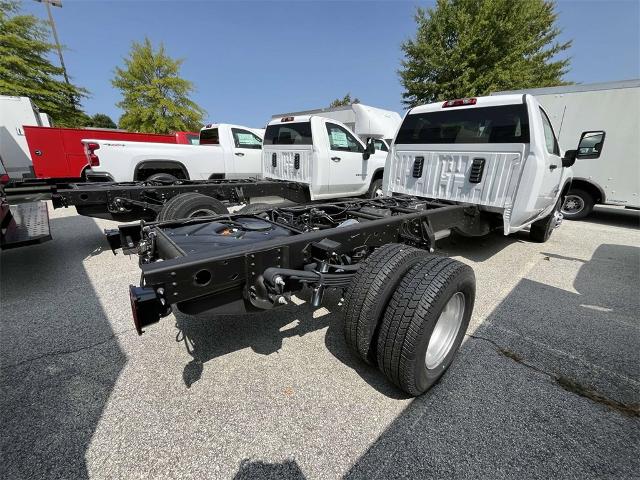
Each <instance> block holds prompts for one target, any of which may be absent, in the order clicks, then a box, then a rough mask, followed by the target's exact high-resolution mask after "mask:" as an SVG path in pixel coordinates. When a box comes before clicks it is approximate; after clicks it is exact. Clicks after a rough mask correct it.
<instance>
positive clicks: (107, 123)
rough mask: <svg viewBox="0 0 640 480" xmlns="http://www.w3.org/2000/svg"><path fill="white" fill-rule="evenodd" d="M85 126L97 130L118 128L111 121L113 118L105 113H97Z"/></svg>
mask: <svg viewBox="0 0 640 480" xmlns="http://www.w3.org/2000/svg"><path fill="white" fill-rule="evenodd" d="M85 126H86V127H95V128H118V125H116V122H114V121H113V120H111V117H110V116H109V115H106V114H104V113H96V114H95V115H94V116H92V117H91V118H89V120H88V121H87V123H86V125H85Z"/></svg>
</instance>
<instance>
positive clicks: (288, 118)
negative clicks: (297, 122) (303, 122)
mask: <svg viewBox="0 0 640 480" xmlns="http://www.w3.org/2000/svg"><path fill="white" fill-rule="evenodd" d="M280 121H281V122H293V117H282V119H281V120H280Z"/></svg>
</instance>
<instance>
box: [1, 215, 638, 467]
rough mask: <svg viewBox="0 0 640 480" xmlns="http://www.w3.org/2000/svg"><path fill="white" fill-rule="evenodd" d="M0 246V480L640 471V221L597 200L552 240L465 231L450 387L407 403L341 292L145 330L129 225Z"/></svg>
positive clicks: (71, 223)
mask: <svg viewBox="0 0 640 480" xmlns="http://www.w3.org/2000/svg"><path fill="white" fill-rule="evenodd" d="M51 217H52V220H51V225H52V233H53V236H54V240H53V241H51V242H48V243H45V244H43V245H40V246H35V247H29V248H26V249H18V250H14V251H7V252H3V253H2V260H1V281H2V284H1V302H2V310H1V311H2V319H1V332H2V335H0V342H1V344H0V349H1V352H2V365H1V369H2V370H1V371H2V398H1V400H0V403H1V412H2V414H1V415H2V440H1V442H2V447H1V450H2V460H1V462H0V464H1V465H2V467H1V468H2V470H3V477H4V478H8V479H20V478H73V479H82V478H89V477H90V478H157V477H169V478H294V479H297V478H307V479H311V478H323V479H324V478H341V477H347V478H380V479H388V478H443V477H448V478H450V477H453V476H455V477H458V478H479V477H482V478H508V477H510V478H514V477H517V478H580V479H584V478H633V477H635V478H637V477H638V475H639V474H640V460H639V459H638V455H637V448H638V445H639V444H640V428H639V427H640V418H639V417H638V411H639V410H638V403H639V402H640V371H639V365H640V362H639V361H640V348H639V345H640V342H639V340H640V335H639V326H640V325H639V322H640V319H639V314H638V313H639V312H640V291H639V289H640V230H639V228H638V226H639V218H640V217H639V215H638V213H637V212H630V211H621V210H617V209H604V208H603V209H598V210H597V212H596V213H595V214H594V215H593V217H592V218H591V219H589V220H588V221H582V222H564V223H563V225H562V226H561V228H560V229H559V230H557V231H556V232H555V233H554V234H553V236H552V238H551V240H550V241H549V242H547V243H546V244H534V243H529V242H528V241H526V236H525V235H522V236H514V237H508V238H505V237H502V236H501V235H499V234H495V235H491V236H490V237H487V238H483V239H465V238H459V237H454V238H450V239H447V240H445V241H443V242H442V244H441V245H440V247H441V250H440V253H443V254H449V255H453V256H456V257H457V258H459V259H460V260H462V261H464V262H467V263H469V264H471V265H472V266H473V267H474V269H475V272H476V277H477V283H478V293H477V300H476V308H475V311H474V316H473V319H472V325H471V327H470V329H469V331H468V336H467V338H466V341H465V343H464V344H463V346H462V348H461V350H460V352H459V355H458V357H457V359H456V361H455V362H454V364H453V366H452V367H451V369H450V370H449V371H448V373H447V374H446V375H445V377H444V378H443V380H442V381H441V382H440V383H439V384H438V385H437V386H436V387H435V388H433V389H432V390H431V391H430V392H428V393H427V394H425V395H424V396H422V397H420V398H418V399H415V400H414V399H410V398H407V397H406V396H403V395H402V394H401V393H400V392H399V391H398V390H396V389H394V388H393V387H391V386H389V385H388V384H387V383H386V382H385V380H384V379H383V378H382V376H381V375H380V374H379V373H378V372H377V370H375V369H373V368H371V367H368V366H366V365H364V364H363V363H362V362H360V361H358V360H357V359H356V358H355V356H354V355H352V354H351V353H350V352H349V351H348V350H347V348H346V345H345V342H344V340H343V336H342V325H341V318H342V317H341V314H340V307H339V305H338V304H339V298H337V296H336V295H334V296H333V297H331V298H329V301H328V302H327V305H326V306H325V307H324V308H321V309H318V310H315V311H314V310H313V309H311V307H309V306H308V303H305V304H303V305H301V306H299V307H286V308H284V309H282V310H277V311H275V312H268V313H263V314H256V315H252V316H218V317H214V316H213V315H208V314H202V315H199V316H197V317H190V316H186V315H182V314H179V313H178V314H176V315H175V316H174V315H171V316H170V317H168V318H166V319H164V320H163V321H162V322H161V323H160V324H158V325H156V326H153V327H151V328H149V329H148V331H147V332H146V333H145V334H144V335H143V336H142V337H138V336H137V334H136V332H135V330H134V329H133V325H132V322H131V316H130V306H129V299H128V295H127V286H128V285H129V284H130V283H136V282H137V281H138V278H139V269H138V267H137V263H136V262H137V259H136V258H133V257H125V256H123V255H121V254H119V255H117V256H114V255H112V253H111V252H110V251H109V250H108V249H107V247H106V244H105V241H104V240H103V237H102V234H101V229H102V228H105V227H111V226H113V225H115V224H114V223H113V222H108V221H101V220H98V221H95V220H93V219H90V218H85V217H80V216H77V215H75V212H74V211H73V210H71V209H66V210H62V211H52V212H51Z"/></svg>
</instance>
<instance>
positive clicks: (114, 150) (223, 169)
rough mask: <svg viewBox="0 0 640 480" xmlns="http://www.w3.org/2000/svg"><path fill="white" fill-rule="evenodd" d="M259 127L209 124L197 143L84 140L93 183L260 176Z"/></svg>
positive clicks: (88, 171)
mask: <svg viewBox="0 0 640 480" xmlns="http://www.w3.org/2000/svg"><path fill="white" fill-rule="evenodd" d="M260 132H261V131H260V130H256V129H251V128H248V127H243V126H240V125H230V124H224V123H221V124H210V125H207V126H206V127H205V128H203V129H202V130H201V131H200V144H199V145H177V144H175V145H174V144H165V143H150V142H122V141H114V140H94V139H90V138H89V139H84V140H82V143H83V144H84V146H85V152H86V154H87V160H88V163H89V166H90V168H89V169H88V170H87V179H88V180H89V181H98V182H130V181H137V180H149V179H151V180H165V181H175V180H177V179H186V180H208V179H237V178H251V177H260V175H261V158H260V152H261V148H262V136H261V135H260Z"/></svg>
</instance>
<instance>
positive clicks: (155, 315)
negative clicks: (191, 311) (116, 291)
mask: <svg viewBox="0 0 640 480" xmlns="http://www.w3.org/2000/svg"><path fill="white" fill-rule="evenodd" d="M162 293H163V292H162V289H161V288H159V289H158V292H156V291H155V290H154V289H153V288H151V287H136V286H135V285H129V299H130V300H131V314H132V315H133V324H134V325H135V327H136V332H138V335H142V334H143V333H144V330H142V329H143V328H144V327H146V326H147V325H151V324H152V323H157V322H159V321H160V318H162V317H165V316H167V315H169V314H170V313H171V306H170V305H168V304H167V302H166V300H165V299H164V298H163V297H162Z"/></svg>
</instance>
